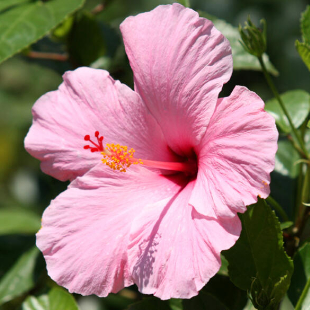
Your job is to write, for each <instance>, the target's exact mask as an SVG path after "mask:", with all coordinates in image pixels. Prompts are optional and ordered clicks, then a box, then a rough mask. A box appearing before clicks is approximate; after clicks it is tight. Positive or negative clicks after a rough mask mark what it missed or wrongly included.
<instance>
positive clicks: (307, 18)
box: [301, 5, 310, 43]
mask: <svg viewBox="0 0 310 310" xmlns="http://www.w3.org/2000/svg"><path fill="white" fill-rule="evenodd" d="M301 33H302V37H303V40H304V41H305V43H310V6H309V5H308V6H307V8H306V11H305V12H303V13H302V15H301Z"/></svg>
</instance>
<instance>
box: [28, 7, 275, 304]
mask: <svg viewBox="0 0 310 310" xmlns="http://www.w3.org/2000/svg"><path fill="white" fill-rule="evenodd" d="M121 31H122V35H123V38H124V42H125V48H126V52H127V55H128V58H129V61H130V64H131V67H132V70H133V72H134V82H135V91H133V90H131V89H130V88H128V87H127V86H126V85H124V84H121V83H120V82H119V81H114V80H113V79H112V78H111V77H110V76H109V73H108V72H106V71H104V70H95V69H90V68H79V69H77V70H75V71H72V72H67V73H65V75H64V82H63V83H62V84H61V85H60V87H59V89H58V90H57V91H54V92H50V93H47V94H45V95H44V96H42V97H41V98H40V99H39V100H38V101H37V102H36V103H35V105H34V107H33V118H34V120H33V125H32V127H31V128H30V131H29V133H28V135H27V137H26V139H25V146H26V149H27V151H28V152H29V153H30V154H31V155H32V156H34V157H36V158H38V159H39V160H41V162H42V163H41V168H42V170H43V171H44V172H45V173H47V174H49V175H51V176H53V177H55V178H57V179H59V180H63V181H64V180H70V181H71V184H70V186H69V187H68V189H67V190H66V191H65V192H64V193H62V194H60V195H59V196H58V197H57V198H56V199H55V200H53V201H52V202H51V204H50V206H49V208H47V210H46V211H45V212H44V215H43V221H42V226H43V227H42V229H41V230H40V231H39V232H38V234H37V246H38V247H39V248H40V249H41V251H42V252H43V255H44V257H45V259H46V263H47V269H48V273H49V275H50V276H51V278H52V279H54V280H55V281H56V282H57V283H58V284H60V285H62V286H64V287H66V288H68V289H69V291H70V292H76V293H80V294H83V295H88V294H96V295H99V296H107V295H108V294H109V293H110V292H117V291H119V290H120V289H122V288H123V287H125V286H129V285H131V284H134V283H135V284H136V285H137V286H138V288H139V290H140V291H141V292H142V293H145V294H154V295H155V296H158V297H160V298H161V299H168V298H171V297H174V298H190V297H192V296H194V295H196V294H197V293H198V291H199V290H200V289H201V288H202V287H203V286H204V285H205V284H206V283H207V282H208V280H209V279H210V278H211V277H212V276H214V275H215V274H216V272H217V271H218V270H219V268H220V265H221V259H220V252H221V251H222V250H225V249H228V248H230V247H231V246H233V245H234V243H235V242H236V240H237V239H238V237H239V235H240V230H241V225H240V221H239V218H238V216H237V212H244V211H245V210H246V206H247V205H249V204H252V203H255V202H256V201H257V196H258V195H259V196H261V197H263V198H265V197H267V196H268V194H269V181H270V176H269V174H270V172H271V171H272V170H273V167H274V157H275V152H276V149H277V143H276V142H277V136H278V134H277V130H276V127H275V122H274V120H273V119H272V117H271V116H269V115H268V114H267V113H266V112H265V111H264V103H263V101H262V100H261V99H260V98H259V97H258V96H257V95H256V94H255V93H253V92H251V91H249V90H248V89H247V88H245V87H241V86H237V87H236V88H235V89H234V90H233V92H232V94H231V95H230V96H229V97H227V98H220V99H218V94H219V93H220V91H221V89H222V86H223V84H224V83H226V82H227V81H228V79H229V78H230V76H231V73H232V56H231V48H230V45H229V42H228V40H227V39H226V38H225V37H224V36H223V35H222V34H221V33H220V32H219V31H218V30H217V29H215V28H214V26H213V24H212V23H211V22H210V21H209V20H207V19H204V18H199V16H198V14H197V13H196V12H194V11H193V10H191V9H187V8H184V7H183V6H181V5H179V4H173V5H165V6H159V7H157V8H155V9H154V10H153V11H151V12H148V13H143V14H139V15H137V16H136V17H129V18H127V19H126V20H125V21H124V22H123V23H122V24H121ZM97 131H98V132H97ZM99 132H100V134H99ZM102 135H104V139H103V137H102ZM84 140H86V142H85V141H84ZM106 143H108V145H106ZM113 143H114V145H113ZM85 144H86V146H85V147H84V145H85ZM117 144H118V145H117ZM127 146H128V149H127ZM131 148H133V149H134V150H135V156H133V154H134V152H133V150H131ZM135 157H136V158H137V159H135ZM141 162H142V163H141ZM132 163H136V164H135V165H130V164H132ZM109 166H110V167H112V168H113V167H114V169H111V168H110V167H109ZM125 170H126V172H125V173H124V172H122V171H125Z"/></svg>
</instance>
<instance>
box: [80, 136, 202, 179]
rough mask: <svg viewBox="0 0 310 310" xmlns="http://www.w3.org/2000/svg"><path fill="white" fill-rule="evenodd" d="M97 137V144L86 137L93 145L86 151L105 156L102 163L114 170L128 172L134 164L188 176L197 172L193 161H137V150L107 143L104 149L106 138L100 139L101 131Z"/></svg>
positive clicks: (88, 146) (86, 146) (87, 146)
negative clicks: (179, 172)
mask: <svg viewBox="0 0 310 310" xmlns="http://www.w3.org/2000/svg"><path fill="white" fill-rule="evenodd" d="M95 137H96V139H97V142H94V141H92V140H91V139H90V136H89V135H86V136H85V137H84V140H85V141H89V142H90V143H91V145H85V146H84V149H85V150H87V149H89V150H90V151H91V152H92V153H93V152H100V153H101V155H102V156H103V158H102V159H101V161H102V163H104V164H106V165H107V166H108V167H110V168H111V169H113V170H118V171H120V172H126V170H127V168H129V167H130V166H131V165H132V164H134V165H138V164H140V165H145V166H147V167H152V168H159V169H165V170H174V171H181V172H184V173H186V174H194V173H196V172H197V163H196V162H195V161H193V160H187V161H184V162H162V161H153V160H142V159H137V158H135V157H134V153H135V150H134V149H133V148H131V149H128V147H127V146H124V145H119V144H114V143H112V144H109V143H107V144H106V146H105V147H103V144H102V141H103V139H104V138H103V136H101V137H100V135H99V131H96V132H95Z"/></svg>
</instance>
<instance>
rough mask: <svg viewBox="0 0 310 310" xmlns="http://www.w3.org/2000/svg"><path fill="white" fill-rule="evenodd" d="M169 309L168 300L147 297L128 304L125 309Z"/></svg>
mask: <svg viewBox="0 0 310 310" xmlns="http://www.w3.org/2000/svg"><path fill="white" fill-rule="evenodd" d="M145 309H147V310H171V308H170V305H169V301H166V300H160V299H158V298H156V297H147V298H145V299H143V300H141V301H138V302H135V303H134V304H132V305H130V306H129V307H128V308H127V309H126V310H145Z"/></svg>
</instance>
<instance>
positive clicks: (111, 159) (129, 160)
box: [101, 143, 143, 172]
mask: <svg viewBox="0 0 310 310" xmlns="http://www.w3.org/2000/svg"><path fill="white" fill-rule="evenodd" d="M134 152H135V150H134V149H133V148H131V149H130V150H128V147H127V146H126V145H120V144H114V143H111V144H110V143H107V144H106V147H105V148H104V151H103V152H102V153H101V154H102V155H103V159H102V163H103V164H106V165H107V166H108V167H110V168H111V169H113V170H119V171H120V172H126V169H127V168H129V167H130V166H131V164H135V165H137V164H143V162H142V160H141V159H135V158H134V157H133V155H134Z"/></svg>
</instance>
